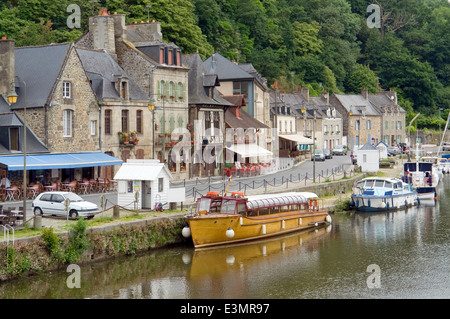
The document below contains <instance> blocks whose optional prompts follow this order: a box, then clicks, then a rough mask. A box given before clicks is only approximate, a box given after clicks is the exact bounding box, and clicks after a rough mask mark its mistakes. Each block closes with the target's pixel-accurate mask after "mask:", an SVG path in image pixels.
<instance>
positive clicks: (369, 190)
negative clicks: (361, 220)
mask: <svg viewBox="0 0 450 319" xmlns="http://www.w3.org/2000/svg"><path fill="white" fill-rule="evenodd" d="M351 199H352V200H351V202H350V206H354V207H355V208H356V209H357V210H358V211H364V212H376V211H387V210H396V209H403V208H407V207H409V206H415V205H417V204H418V201H417V192H416V191H415V190H412V187H411V186H410V185H409V184H407V183H404V182H403V181H401V180H400V179H398V178H383V177H367V178H363V179H362V180H360V181H359V182H358V183H356V187H353V193H352V195H351Z"/></svg>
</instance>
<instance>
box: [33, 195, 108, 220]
mask: <svg viewBox="0 0 450 319" xmlns="http://www.w3.org/2000/svg"><path fill="white" fill-rule="evenodd" d="M66 199H69V200H70V204H69V209H68V213H69V217H71V218H77V217H78V216H81V217H87V218H92V217H94V216H95V214H97V213H99V209H98V206H97V205H96V204H94V203H91V202H88V201H85V200H84V199H83V198H81V197H80V196H78V195H77V194H75V193H72V192H44V193H41V194H39V195H38V196H37V197H36V198H35V199H34V200H33V203H32V204H31V207H33V211H34V214H35V215H44V214H46V215H57V216H67V211H66V207H65V204H64V201H65V200H66Z"/></svg>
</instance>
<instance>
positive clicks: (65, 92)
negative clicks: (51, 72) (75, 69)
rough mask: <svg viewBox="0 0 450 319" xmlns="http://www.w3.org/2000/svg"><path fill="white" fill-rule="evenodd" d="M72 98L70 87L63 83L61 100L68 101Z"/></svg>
mask: <svg viewBox="0 0 450 319" xmlns="http://www.w3.org/2000/svg"><path fill="white" fill-rule="evenodd" d="M71 96H72V85H71V83H70V82H68V81H63V98H65V99H70V98H71Z"/></svg>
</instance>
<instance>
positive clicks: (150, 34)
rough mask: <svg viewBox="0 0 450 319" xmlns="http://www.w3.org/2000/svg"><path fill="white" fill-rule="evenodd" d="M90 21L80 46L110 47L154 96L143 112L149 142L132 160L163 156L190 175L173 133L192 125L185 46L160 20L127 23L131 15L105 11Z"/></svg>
mask: <svg viewBox="0 0 450 319" xmlns="http://www.w3.org/2000/svg"><path fill="white" fill-rule="evenodd" d="M89 21H90V24H89V25H90V30H89V32H88V33H87V34H85V35H84V36H83V37H81V38H80V39H79V40H78V41H77V46H78V47H80V48H83V47H84V48H90V49H102V50H105V51H106V52H107V53H108V54H109V55H110V56H111V57H112V58H113V59H114V60H115V61H116V62H117V63H118V65H119V66H120V67H121V68H122V69H123V70H124V72H125V73H126V74H127V75H128V77H129V80H130V81H133V83H134V84H136V85H137V87H139V89H140V90H141V91H142V92H143V93H144V94H146V95H147V97H148V103H147V106H148V107H147V108H146V109H145V108H142V110H141V111H142V113H141V116H142V118H141V120H142V123H143V129H142V130H143V133H142V134H143V135H141V138H142V141H143V142H144V141H145V145H144V144H141V146H142V150H143V151H142V152H140V153H139V154H137V153H136V152H130V158H158V159H159V160H160V161H161V162H162V161H164V162H165V163H166V164H167V165H168V166H169V168H170V169H171V172H172V174H173V175H174V179H175V180H176V179H183V178H185V177H186V176H188V174H189V172H187V169H189V168H188V165H186V163H184V162H183V161H181V162H180V158H179V157H178V159H177V155H176V154H174V155H173V156H172V149H173V146H174V145H175V144H176V142H177V141H176V140H174V139H173V137H174V136H175V134H172V133H173V131H174V130H177V132H182V131H186V128H187V125H188V106H187V100H188V95H187V85H188V80H187V78H188V75H187V74H188V71H189V70H188V69H187V68H186V67H184V66H183V64H182V55H181V50H180V49H179V48H178V47H177V46H176V45H174V44H173V43H166V42H164V41H162V34H161V27H160V23H159V22H154V21H153V22H151V23H149V22H147V23H141V24H131V25H126V24H125V15H123V14H113V15H110V14H109V13H106V12H104V11H103V12H101V13H100V15H98V16H95V17H91V18H90V20H89ZM140 107H141V106H140ZM102 116H104V114H103V115H102ZM130 124H131V125H133V124H132V123H130Z"/></svg>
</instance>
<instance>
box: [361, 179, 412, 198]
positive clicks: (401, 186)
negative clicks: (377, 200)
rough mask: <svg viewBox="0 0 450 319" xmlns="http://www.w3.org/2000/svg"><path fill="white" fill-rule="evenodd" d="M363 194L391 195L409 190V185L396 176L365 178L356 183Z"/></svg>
mask: <svg viewBox="0 0 450 319" xmlns="http://www.w3.org/2000/svg"><path fill="white" fill-rule="evenodd" d="M356 187H357V188H359V189H360V190H362V194H363V195H393V194H396V193H399V192H401V191H410V186H409V185H408V184H406V183H403V182H402V181H401V180H399V179H397V178H391V179H385V178H367V179H363V180H361V181H359V182H358V183H356Z"/></svg>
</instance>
